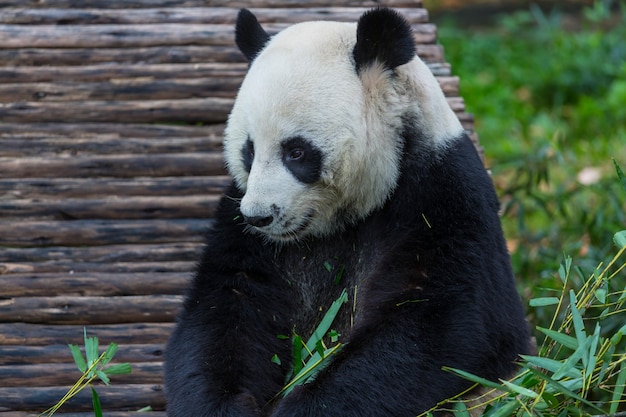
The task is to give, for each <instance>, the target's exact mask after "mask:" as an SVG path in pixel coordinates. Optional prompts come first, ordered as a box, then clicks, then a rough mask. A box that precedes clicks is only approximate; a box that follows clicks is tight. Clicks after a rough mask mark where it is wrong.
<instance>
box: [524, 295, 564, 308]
mask: <svg viewBox="0 0 626 417" xmlns="http://www.w3.org/2000/svg"><path fill="white" fill-rule="evenodd" d="M558 303H559V299H558V298H557V297H540V298H533V299H532V300H530V302H529V303H528V304H529V305H530V306H531V307H544V306H551V305H555V304H558Z"/></svg>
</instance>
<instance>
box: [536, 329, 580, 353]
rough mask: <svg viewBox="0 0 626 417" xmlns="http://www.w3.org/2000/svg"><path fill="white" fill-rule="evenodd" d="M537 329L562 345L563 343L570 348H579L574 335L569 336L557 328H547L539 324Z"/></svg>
mask: <svg viewBox="0 0 626 417" xmlns="http://www.w3.org/2000/svg"><path fill="white" fill-rule="evenodd" d="M537 330H539V331H540V332H541V333H543V334H545V335H546V336H548V337H549V338H550V339H552V340H554V341H555V342H557V343H559V344H560V345H563V346H565V347H567V348H569V349H572V350H576V349H577V348H578V341H577V340H576V339H575V338H573V337H572V336H568V335H566V334H563V333H559V332H557V331H555V330H550V329H545V328H543V327H539V326H537Z"/></svg>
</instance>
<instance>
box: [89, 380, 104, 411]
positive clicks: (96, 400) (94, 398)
mask: <svg viewBox="0 0 626 417" xmlns="http://www.w3.org/2000/svg"><path fill="white" fill-rule="evenodd" d="M91 402H92V403H93V412H94V415H95V417H103V416H102V405H101V404H100V397H98V393H97V392H96V390H95V389H93V387H92V388H91Z"/></svg>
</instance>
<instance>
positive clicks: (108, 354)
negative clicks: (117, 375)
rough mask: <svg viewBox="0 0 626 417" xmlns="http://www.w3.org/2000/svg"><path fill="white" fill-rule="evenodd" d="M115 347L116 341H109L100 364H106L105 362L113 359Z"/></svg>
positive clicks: (116, 346)
mask: <svg viewBox="0 0 626 417" xmlns="http://www.w3.org/2000/svg"><path fill="white" fill-rule="evenodd" d="M117 349H118V345H117V343H110V344H109V346H108V347H107V350H105V351H104V356H103V358H102V360H101V361H100V363H102V365H106V364H107V363H109V362H111V359H113V357H114V356H115V354H116V353H117Z"/></svg>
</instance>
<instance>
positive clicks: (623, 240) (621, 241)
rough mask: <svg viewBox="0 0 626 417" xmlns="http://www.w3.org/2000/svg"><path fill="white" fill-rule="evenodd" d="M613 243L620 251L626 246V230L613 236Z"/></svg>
mask: <svg viewBox="0 0 626 417" xmlns="http://www.w3.org/2000/svg"><path fill="white" fill-rule="evenodd" d="M613 242H614V243H615V246H617V247H618V248H619V249H621V248H623V247H624V246H626V230H622V231H620V232H617V233H615V234H614V235H613Z"/></svg>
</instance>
